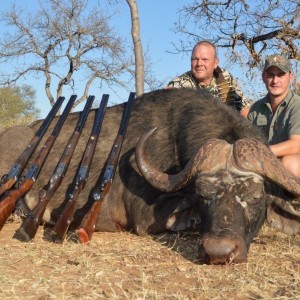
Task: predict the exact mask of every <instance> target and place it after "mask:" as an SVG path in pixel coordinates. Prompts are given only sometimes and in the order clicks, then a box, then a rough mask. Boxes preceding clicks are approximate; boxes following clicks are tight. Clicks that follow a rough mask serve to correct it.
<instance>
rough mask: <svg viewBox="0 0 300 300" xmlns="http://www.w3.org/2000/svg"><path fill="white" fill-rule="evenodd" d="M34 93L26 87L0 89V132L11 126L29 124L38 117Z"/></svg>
mask: <svg viewBox="0 0 300 300" xmlns="http://www.w3.org/2000/svg"><path fill="white" fill-rule="evenodd" d="M39 112H40V111H39V110H38V109H37V108H36V107H35V91H34V90H33V89H32V88H31V87H30V86H28V85H24V86H22V87H12V88H0V130H3V129H5V128H7V127H10V126H12V125H18V124H29V123H31V122H32V121H34V120H35V119H37V117H38V115H39Z"/></svg>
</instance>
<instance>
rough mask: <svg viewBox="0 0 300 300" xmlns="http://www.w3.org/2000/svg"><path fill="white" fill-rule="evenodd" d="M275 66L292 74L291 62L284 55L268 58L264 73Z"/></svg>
mask: <svg viewBox="0 0 300 300" xmlns="http://www.w3.org/2000/svg"><path fill="white" fill-rule="evenodd" d="M273 66H274V67H277V68H279V69H280V70H281V71H283V72H285V73H287V72H291V63H290V61H289V60H288V59H287V58H285V57H284V56H282V55H278V54H275V55H270V56H267V58H266V61H265V66H264V69H263V72H265V71H266V70H267V69H269V68H270V67H273Z"/></svg>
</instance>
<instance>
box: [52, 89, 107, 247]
mask: <svg viewBox="0 0 300 300" xmlns="http://www.w3.org/2000/svg"><path fill="white" fill-rule="evenodd" d="M108 98H109V95H107V94H104V95H103V96H102V100H101V103H100V107H99V108H98V110H97V113H96V115H95V119H94V124H93V128H92V131H91V134H90V138H89V141H88V143H87V145H86V148H85V151H84V153H83V155H82V158H81V162H80V165H79V167H78V169H77V172H76V174H75V176H74V180H73V185H72V190H71V191H70V192H69V193H68V195H67V202H66V205H65V207H64V209H63V211H62V213H61V214H60V216H59V217H58V220H57V221H56V223H55V226H54V228H53V231H54V233H55V237H54V240H55V241H56V242H62V241H63V240H64V238H65V236H66V233H67V231H68V229H69V226H70V224H71V222H72V220H73V215H74V211H75V203H76V201H77V199H78V197H79V194H80V193H81V191H82V190H83V189H84V186H85V183H86V182H87V180H88V174H89V170H90V166H91V163H92V160H93V156H94V152H95V148H96V145H97V142H98V137H99V134H100V131H101V127H102V123H103V119H104V114H105V110H106V106H107V102H108Z"/></svg>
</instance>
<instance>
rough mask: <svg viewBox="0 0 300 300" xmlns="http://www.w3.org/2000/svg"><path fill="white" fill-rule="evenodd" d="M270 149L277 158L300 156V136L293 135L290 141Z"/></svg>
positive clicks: (272, 146)
mask: <svg viewBox="0 0 300 300" xmlns="http://www.w3.org/2000/svg"><path fill="white" fill-rule="evenodd" d="M270 149H271V150H272V152H273V153H274V154H275V155H276V156H277V157H283V156H286V155H291V154H300V135H291V137H290V138H289V139H288V140H286V141H284V142H281V143H278V144H275V145H271V146H270Z"/></svg>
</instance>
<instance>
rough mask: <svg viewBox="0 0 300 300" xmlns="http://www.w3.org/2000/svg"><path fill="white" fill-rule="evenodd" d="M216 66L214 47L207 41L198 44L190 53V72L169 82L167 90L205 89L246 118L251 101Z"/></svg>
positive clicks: (228, 75)
mask: <svg viewBox="0 0 300 300" xmlns="http://www.w3.org/2000/svg"><path fill="white" fill-rule="evenodd" d="M218 64H219V59H218V57H217V51H216V47H215V46H214V45H213V44H212V43H210V42H209V41H201V42H198V43H197V44H196V45H195V46H194V48H193V51H192V56H191V70H190V71H188V72H186V73H184V74H182V75H180V76H179V77H177V78H175V79H173V80H172V81H170V82H169V84H168V86H167V88H172V87H173V88H195V89H197V88H199V89H206V90H208V91H209V92H210V93H211V94H212V95H213V96H215V97H216V98H219V99H220V100H221V101H223V102H224V103H226V104H228V105H230V106H233V107H234V108H235V109H236V110H237V111H239V112H240V113H241V115H243V116H247V114H248V111H249V109H250V106H251V104H252V101H251V100H249V99H248V98H246V97H245V96H244V95H243V93H242V92H241V90H240V89H239V87H238V86H237V83H236V81H235V80H234V78H233V77H232V76H231V74H230V73H229V72H228V71H226V70H224V69H221V68H220V67H218Z"/></svg>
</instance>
